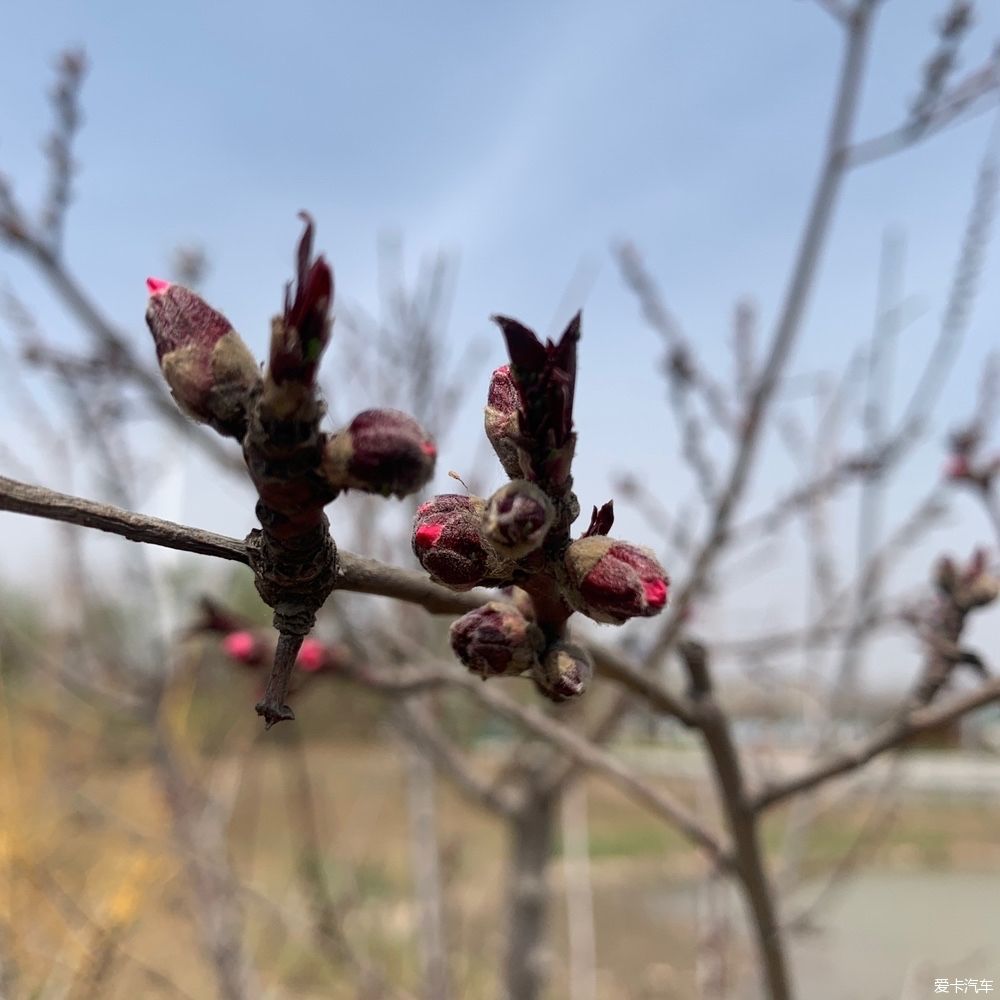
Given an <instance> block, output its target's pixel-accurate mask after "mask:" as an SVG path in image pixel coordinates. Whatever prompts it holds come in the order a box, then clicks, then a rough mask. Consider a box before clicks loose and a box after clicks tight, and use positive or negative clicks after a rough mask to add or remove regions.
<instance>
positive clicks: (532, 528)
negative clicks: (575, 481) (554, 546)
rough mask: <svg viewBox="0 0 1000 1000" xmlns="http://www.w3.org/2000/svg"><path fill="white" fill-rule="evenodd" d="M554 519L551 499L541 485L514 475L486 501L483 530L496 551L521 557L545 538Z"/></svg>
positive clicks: (515, 557)
mask: <svg viewBox="0 0 1000 1000" xmlns="http://www.w3.org/2000/svg"><path fill="white" fill-rule="evenodd" d="M554 520H555V508H554V507H553V506H552V501H551V500H549V498H548V497H547V496H546V495H545V493H544V492H543V491H542V490H541V489H540V488H539V487H537V486H536V485H535V484H534V483H529V482H528V481H527V480H526V479H512V480H511V481H510V482H509V483H506V484H505V485H503V486H501V487H500V489H498V490H497V491H496V493H494V494H493V496H491V497H490V498H489V500H488V501H487V502H486V512H485V514H484V515H483V531H484V533H485V535H486V537H487V539H489V542H490V544H491V545H492V546H493V548H494V549H496V550H497V552H500V553H502V554H503V555H505V556H507V557H508V558H509V559H520V558H521V556H525V555H527V554H528V553H529V552H534V551H535V549H537V548H538V547H539V546H540V545H541V544H542V542H544V541H545V535H546V534H547V533H548V530H549V528H551V527H552V522H553V521H554Z"/></svg>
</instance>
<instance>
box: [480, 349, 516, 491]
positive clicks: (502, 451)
mask: <svg viewBox="0 0 1000 1000" xmlns="http://www.w3.org/2000/svg"><path fill="white" fill-rule="evenodd" d="M520 405H521V397H520V394H519V393H518V391H517V386H516V385H515V384H514V378H513V376H512V375H511V373H510V365H502V366H501V367H500V368H498V369H497V370H496V371H495V372H494V373H493V377H492V378H491V379H490V392H489V396H488V398H487V402H486V411H485V424H486V436H487V437H488V438H489V440H490V444H491V445H493V450H494V451H495V452H496V453H497V458H499V459H500V464H501V465H502V466H503V467H504V471H505V472H506V473H507V475H508V476H511V477H512V478H514V479H517V478H519V477H520V476H521V475H522V474H523V473H522V471H521V458H520V453H519V451H518V447H517V443H516V442H517V435H518V411H519V408H520Z"/></svg>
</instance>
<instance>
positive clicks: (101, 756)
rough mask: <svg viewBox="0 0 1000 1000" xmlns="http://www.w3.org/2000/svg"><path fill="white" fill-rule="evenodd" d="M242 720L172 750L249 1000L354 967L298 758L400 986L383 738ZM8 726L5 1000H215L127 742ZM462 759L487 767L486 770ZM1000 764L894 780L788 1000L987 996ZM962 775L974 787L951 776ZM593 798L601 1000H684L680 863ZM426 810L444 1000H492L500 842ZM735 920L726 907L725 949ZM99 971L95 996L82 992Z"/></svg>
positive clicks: (46, 715) (691, 909)
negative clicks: (447, 959)
mask: <svg viewBox="0 0 1000 1000" xmlns="http://www.w3.org/2000/svg"><path fill="white" fill-rule="evenodd" d="M245 714H246V713H242V714H240V715H239V716H237V715H235V714H234V715H233V716H232V719H234V720H236V721H232V722H231V723H230V725H229V726H228V727H224V728H223V729H222V730H221V731H220V732H217V733H216V735H215V736H214V737H213V740H212V742H213V743H214V744H216V750H217V751H218V752H217V753H215V754H214V755H207V754H204V753H199V752H198V751H197V750H196V746H198V745H199V741H196V740H193V739H191V738H190V734H188V738H186V741H185V742H184V743H183V746H184V758H185V760H186V761H187V763H188V765H189V766H190V767H191V768H192V770H193V771H195V772H196V773H198V774H199V775H200V776H201V778H202V780H204V781H205V782H206V783H207V785H208V787H209V788H210V790H211V792H212V794H213V796H215V797H217V799H218V800H219V802H220V803H221V805H222V808H224V809H231V822H230V835H231V842H230V843H231V850H232V857H233V862H234V867H235V871H236V873H237V875H238V878H239V880H240V882H241V883H242V886H243V888H242V889H241V902H242V905H243V909H244V914H245V917H246V919H247V926H248V929H247V934H248V942H249V951H250V952H251V953H252V954H253V956H254V960H255V962H256V965H257V967H258V969H259V972H260V976H261V980H262V985H263V986H264V987H265V988H267V989H268V990H270V991H271V992H270V995H272V996H279V997H285V996H287V997H302V998H309V997H317V998H318V997H333V998H341V997H343V998H345V1000H346V998H349V997H355V996H356V983H355V980H353V979H352V977H351V973H350V971H349V970H348V969H347V968H345V966H344V964H343V963H342V962H340V961H338V960H336V959H335V958H333V956H332V954H331V949H330V948H329V947H326V946H318V945H317V938H316V935H315V927H314V919H313V910H312V908H311V907H310V904H309V898H308V894H307V891H306V888H307V881H306V880H304V879H303V878H302V876H301V873H302V871H303V868H302V862H303V859H304V858H305V857H306V853H307V850H306V847H305V846H304V841H303V838H302V832H303V831H302V829H301V823H300V818H299V814H298V812H297V806H296V804H295V801H294V794H293V793H292V789H294V788H295V787H296V776H297V775H298V774H300V773H301V768H302V766H303V763H304V764H305V767H306V769H307V773H308V776H309V778H310V781H311V787H312V793H313V797H314V801H315V804H316V808H317V813H318V827H319V830H320V831H321V854H322V858H321V862H322V866H323V870H324V872H325V874H326V876H327V877H328V880H329V884H330V886H331V889H332V892H333V895H334V897H335V899H336V900H337V902H338V905H339V906H341V907H342V909H343V912H344V914H345V918H344V927H345V931H346V933H347V936H348V938H349V940H350V942H351V944H352V946H353V947H354V948H355V949H356V951H357V952H358V953H360V954H363V955H366V956H367V957H368V958H370V959H371V960H372V961H373V962H374V963H376V964H378V965H380V966H382V967H383V968H384V969H385V970H386V972H387V974H388V976H389V978H390V980H391V981H393V982H394V983H399V984H405V985H407V986H409V987H411V988H415V986H416V983H417V974H418V969H417V959H416V952H415V948H414V932H415V927H416V920H417V911H416V909H415V907H414V906H413V902H412V889H411V879H410V874H409V858H410V854H409V844H408V836H409V827H408V820H407V815H406V811H405V810H406V795H405V788H404V768H403V764H402V761H401V759H400V755H399V754H398V753H397V752H396V750H395V749H394V748H393V745H392V744H391V742H390V743H389V744H388V745H386V744H385V743H384V742H383V743H382V745H381V746H376V745H375V744H371V745H369V744H366V743H359V742H358V741H357V740H353V741H351V742H336V741H329V740H327V741H320V740H317V739H311V740H308V741H307V742H306V743H304V744H300V743H299V742H297V741H296V740H295V739H291V738H289V735H288V733H287V731H286V733H285V735H284V736H282V735H281V734H282V730H281V728H279V729H277V730H275V731H274V732H272V733H271V734H269V735H268V736H267V737H263V736H262V735H261V734H260V732H259V731H258V730H257V727H256V726H255V725H254V722H255V720H253V719H251V718H246V717H245ZM3 731H4V736H3V742H4V746H3V750H2V757H0V760H2V762H3V767H2V769H0V810H2V828H0V829H2V839H0V872H2V879H0V906H2V912H3V914H4V916H5V920H4V925H5V929H4V942H3V944H4V947H5V948H6V949H7V950H8V951H9V953H10V954H11V955H13V956H14V957H15V959H16V963H17V966H18V968H19V970H20V977H21V983H22V984H23V986H24V988H25V989H24V992H21V993H18V994H16V995H18V996H21V995H23V996H38V997H47V996H55V995H59V996H66V995H69V996H89V995H99V996H101V997H107V998H109V1000H117V998H122V1000H125V998H129V1000H131V998H135V997H138V996H142V997H145V996H151V997H152V996H189V997H196V998H202V997H210V996H213V995H214V990H213V986H212V980H211V976H210V973H209V970H208V968H207V967H206V965H205V962H204V960H203V957H202V955H201V953H200V951H199V949H198V947H197V943H196V942H197V932H196V930H195V927H194V924H193V921H192V918H191V914H192V912H193V901H192V898H191V895H190V892H189V889H188V886H187V881H186V879H185V877H184V874H183V871H182V868H181V864H180V860H179V858H178V856H177V851H176V848H175V846H174V843H173V841H172V839H171V836H170V824H169V819H168V815H167V812H166V809H165V807H164V803H163V799H162V795H161V794H160V791H159V786H158V783H157V781H156V777H155V773H154V772H153V771H152V770H151V768H150V765H149V764H148V763H146V762H145V760H144V753H143V743H144V736H143V734H142V733H141V731H134V730H129V729H128V727H127V726H124V725H123V728H122V731H121V732H117V733H116V732H114V730H113V728H112V729H111V730H107V729H105V730H101V729H99V728H96V727H95V726H93V725H91V720H90V719H89V717H88V715H87V714H86V713H84V712H81V713H80V714H78V715H77V716H76V717H75V718H73V717H72V716H70V715H67V714H66V713H65V712H58V713H56V712H46V711H45V710H44V709H43V708H41V707H40V706H38V705H34V706H32V707H31V708H30V710H28V709H26V708H25V706H24V705H23V704H22V705H21V706H20V710H19V711H18V713H17V714H16V715H10V714H9V713H8V718H7V719H6V720H5V724H4V726H3ZM109 731H110V732H111V733H112V734H113V738H109V735H108V734H109ZM383 735H384V734H383ZM627 754H628V755H630V756H631V757H632V758H633V759H634V760H640V759H641V760H643V761H644V762H645V765H646V767H645V769H646V770H651V766H652V765H655V770H657V771H659V772H662V774H661V776H659V777H657V778H656V780H657V781H658V782H662V784H663V785H664V786H668V787H670V788H671V789H672V790H673V791H675V792H676V793H677V794H679V795H681V796H683V797H684V798H685V799H686V800H687V801H688V802H690V803H691V804H692V805H694V806H696V807H697V808H710V803H711V798H712V796H711V789H710V787H706V784H705V779H704V777H703V773H702V769H701V767H700V766H699V765H698V764H697V761H698V759H699V758H698V756H697V754H695V753H693V752H692V751H691V750H690V749H687V748H681V749H677V750H674V751H667V750H663V749H656V750H655V751H651V750H650V749H649V748H648V747H646V748H632V749H629V750H627ZM472 759H473V760H475V762H476V763H477V765H481V766H482V767H483V768H484V769H486V768H489V767H491V766H493V765H494V764H495V762H496V760H497V751H496V750H495V749H493V750H491V749H489V748H486V749H482V750H479V751H477V752H476V753H475V754H474V755H473V756H472ZM782 763H787V764H788V765H789V766H791V765H792V764H795V763H799V762H797V761H783V762H780V761H779V764H778V765H777V766H779V767H780V766H781V765H782ZM768 766H769V767H774V766H776V765H775V763H774V758H769V759H768ZM998 766H1000V765H998V758H994V757H989V756H982V757H976V756H969V755H965V756H959V755H953V754H951V753H950V752H942V753H938V754H933V753H922V754H920V755H916V756H914V758H913V762H912V764H907V765H906V766H905V767H904V768H903V769H902V770H901V771H900V772H899V774H898V775H897V776H896V778H897V781H898V782H900V783H903V784H906V783H908V782H910V781H911V780H912V781H913V783H914V791H912V792H911V793H910V794H907V795H904V796H900V797H898V800H897V805H896V811H895V820H894V822H893V823H892V824H891V825H889V826H888V827H886V828H884V829H881V830H880V831H879V832H878V835H877V836H873V837H872V838H870V839H871V842H870V843H869V844H868V845H867V847H866V849H865V851H864V852H863V853H862V856H861V857H860V861H859V865H858V871H857V872H856V873H854V876H853V877H852V878H849V879H846V880H843V881H842V882H839V883H837V885H836V887H835V891H833V892H832V893H831V895H830V896H829V899H828V900H827V904H826V905H825V906H824V907H823V908H822V909H821V910H820V911H819V912H818V913H817V914H816V916H815V919H814V920H813V921H811V929H810V930H809V931H808V932H804V933H800V934H796V935H795V936H794V938H793V952H794V961H795V966H796V970H797V978H798V980H799V983H800V990H801V996H803V997H806V998H809V1000H824V998H826V997H830V998H834V997H837V998H841V997H844V998H846V997H855V996H856V997H866V998H868V997H871V998H876V997H887V998H888V997H892V998H896V997H899V996H900V995H901V994H902V991H903V989H904V987H905V985H906V984H907V983H908V982H909V983H910V984H911V987H912V989H914V990H916V992H914V993H912V995H913V996H923V995H925V994H929V993H932V992H933V980H934V978H936V977H942V976H950V977H955V976H964V977H971V978H980V979H984V978H990V977H992V978H993V979H994V980H995V982H996V984H997V986H998V987H1000V945H998V943H997V942H998V931H997V927H998V926H1000V921H998V917H1000V876H998V875H997V872H1000V837H998V836H997V830H998V829H1000V802H998V801H997V798H996V796H995V795H992V796H990V795H986V794H983V792H984V791H985V789H986V787H987V786H986V785H983V786H982V787H980V785H979V784H978V782H979V780H980V779H983V780H986V781H987V784H988V781H989V780H990V779H989V778H988V777H987V778H985V779H984V775H985V776H989V775H992V780H993V782H994V784H993V788H995V787H997V785H996V779H997V774H998ZM963 774H966V775H968V774H971V775H973V776H975V778H976V781H974V782H972V784H971V785H970V784H969V782H967V781H966V780H965V779H959V778H956V777H955V776H956V775H963ZM935 776H937V779H935ZM873 777H874V778H877V777H878V775H874V776H867V777H866V779H865V781H866V782H869V783H870V782H871V781H872V780H873ZM883 781H884V776H883ZM874 787H878V786H877V783H876V785H875V786H874ZM588 791H589V813H590V855H591V861H592V875H593V887H594V899H595V921H596V927H597V941H598V964H599V968H600V972H599V977H600V979H599V983H600V985H599V996H600V997H601V1000H642V998H654V997H657V998H658V997H664V998H670V997H678V998H680V997H685V998H686V997H690V996H693V995H696V994H695V993H694V983H695V958H694V955H695V941H696V935H697V927H696V922H695V920H694V916H695V914H696V912H697V910H698V906H697V902H696V900H697V889H698V886H699V885H700V879H701V875H702V866H701V864H700V862H699V860H698V859H697V857H696V856H695V855H694V853H693V852H692V851H691V850H690V849H689V847H688V846H687V845H686V844H685V843H684V842H682V841H681V839H680V838H679V837H678V836H676V835H675V834H673V833H672V832H671V831H670V830H668V829H666V828H665V827H664V826H663V825H662V824H660V823H659V822H657V821H656V820H654V819H652V818H650V817H649V816H647V815H646V814H644V813H643V812H642V811H640V810H639V809H638V808H637V807H635V806H633V805H632V804H630V803H629V802H627V801H626V800H624V799H623V798H621V797H620V796H619V795H618V794H617V793H615V792H613V791H611V790H609V789H608V788H606V787H605V786H604V785H603V784H602V783H601V782H600V781H598V780H596V779H594V780H591V781H590V782H589V784H588ZM863 792H864V789H863V788H860V787H856V788H854V789H852V788H851V787H850V785H844V784H841V785H839V786H837V787H836V788H834V789H833V791H832V792H831V793H830V796H829V797H828V798H827V800H826V801H825V805H824V807H823V809H822V810H821V811H820V813H819V815H818V817H817V818H816V821H815V823H814V825H813V826H812V827H811V829H810V830H809V831H808V834H807V835H806V837H805V842H804V844H803V847H802V872H803V876H804V878H805V882H804V884H803V885H802V886H801V887H800V888H799V889H798V890H797V892H796V893H795V894H793V895H792V896H791V897H790V898H791V900H792V904H791V906H790V907H789V913H793V912H794V911H795V910H796V909H797V908H798V907H799V906H800V905H808V903H809V902H810V901H811V900H812V899H813V898H814V897H815V896H816V894H817V893H818V892H820V891H821V890H822V887H823V885H824V883H825V876H824V873H825V872H828V871H829V868H830V866H831V865H832V864H833V863H835V862H836V861H837V860H838V858H840V857H841V856H842V855H843V853H844V851H845V850H848V849H850V847H851V845H852V843H853V842H854V841H855V839H856V836H857V831H858V830H859V829H860V828H862V826H863V825H864V824H865V823H866V822H867V820H866V818H867V817H868V816H869V814H870V813H871V808H872V806H871V799H870V796H869V795H867V794H862V793H863ZM439 802H440V816H439V820H440V826H441V835H442V848H443V856H444V870H445V881H446V892H447V905H448V917H449V933H450V951H451V956H452V971H453V975H454V980H455V995H456V996H457V997H460V998H463V1000H478V998H486V997H491V996H492V995H493V992H494V988H495V987H494V985H493V984H494V982H495V978H494V977H495V974H496V968H497V964H498V960H499V956H500V952H501V946H502V935H503V926H502V923H501V922H500V919H501V915H502V912H503V910H502V907H503V898H502V887H503V870H502V860H503V848H504V845H503V842H502V840H501V832H500V830H499V829H498V827H497V826H496V825H495V824H494V823H492V822H491V821H490V820H489V819H488V818H486V817H484V816H483V815H482V814H480V813H477V812H476V811H474V810H473V809H471V808H470V807H469V806H467V805H466V804H465V803H464V802H463V801H461V800H460V799H458V798H457V797H456V796H455V794H454V792H453V791H452V790H451V789H450V788H447V787H442V789H441V794H440V796H439ZM765 832H766V838H767V841H768V847H769V850H770V852H771V855H772V858H775V859H776V858H777V857H778V856H779V855H780V854H781V853H782V852H783V851H784V850H785V849H786V848H785V845H786V844H787V840H786V831H785V816H784V815H783V814H782V813H780V812H776V813H775V815H774V816H773V817H772V820H771V822H770V823H769V825H768V827H767V830H766V831H765ZM562 884H563V880H562V866H561V864H560V865H557V866H556V872H555V886H556V890H557V893H556V904H555V910H554V912H553V915H552V919H553V926H554V930H555V935H554V941H553V944H554V954H553V973H554V980H553V982H554V985H553V989H552V992H551V996H552V997H553V998H555V997H563V996H565V995H566V985H565V974H566V969H565V954H566V933H565V901H564V897H563V894H562ZM743 923H744V921H743V916H742V913H741V912H740V911H739V909H738V907H737V905H736V904H734V905H733V910H732V925H733V931H732V934H733V935H734V936H735V937H736V938H737V939H738V938H739V935H740V933H741V928H742V927H743ZM735 951H736V953H737V955H740V954H742V960H741V961H739V962H738V963H737V964H736V966H735V967H733V968H732V969H731V970H730V975H731V978H732V986H733V995H734V996H735V997H740V996H743V995H747V994H748V993H749V990H750V986H751V984H752V982H753V976H752V973H751V972H750V967H749V965H748V963H747V961H746V950H745V947H744V946H742V945H741V944H740V942H739V941H738V940H737V943H736V948H735ZM98 963H104V965H103V966H102V967H101V968H100V970H98V971H99V972H100V976H99V980H98V981H99V982H100V983H101V986H100V990H99V992H97V993H93V992H88V988H87V984H88V982H91V981H93V980H94V977H95V976H96V975H97V972H96V971H95V964H98ZM991 963H992V964H991ZM29 986H30V987H31V988H28V987H29ZM925 987H926V988H925ZM921 989H922V990H923V992H920V990H921ZM908 995H909V994H908Z"/></svg>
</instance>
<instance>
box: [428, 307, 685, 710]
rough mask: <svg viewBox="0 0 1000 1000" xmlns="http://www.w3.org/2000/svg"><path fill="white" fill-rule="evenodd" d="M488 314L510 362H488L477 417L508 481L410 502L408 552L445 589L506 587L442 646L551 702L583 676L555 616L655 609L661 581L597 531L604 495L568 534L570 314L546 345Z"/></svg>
mask: <svg viewBox="0 0 1000 1000" xmlns="http://www.w3.org/2000/svg"><path fill="white" fill-rule="evenodd" d="M494 320H495V321H496V322H497V324H498V325H499V326H500V328H501V330H502V332H503V335H504V338H505V339H506V342H507V348H508V353H509V355H510V364H507V365H502V366H501V367H499V368H497V369H496V370H495V371H494V372H493V376H492V379H491V381H490V387H489V395H488V398H487V404H486V410H485V421H484V422H485V430H486V436H487V438H488V439H489V441H490V444H491V445H492V446H493V450H494V451H495V452H496V455H497V458H498V459H499V460H500V464H501V465H502V466H503V468H504V471H505V472H506V473H507V475H508V476H510V482H508V483H506V484H504V485H503V486H501V487H500V488H499V489H498V490H497V491H496V492H495V493H494V494H493V495H492V496H491V497H489V498H488V499H483V498H482V497H477V496H464V495H458V494H449V495H443V496H437V497H434V498H432V499H431V500H428V501H427V502H426V503H423V504H421V506H420V507H419V508H418V509H417V513H416V518H415V520H414V525H413V538H412V544H413V551H414V553H415V555H416V557H417V559H418V560H419V561H420V564H421V565H422V566H423V567H424V569H425V570H427V572H428V573H430V575H431V578H432V579H433V580H434V581H436V582H437V583H440V584H443V585H444V586H446V587H449V588H451V589H452V590H469V589H471V588H472V587H476V586H487V587H503V588H506V589H507V590H508V591H509V593H510V601H508V602H504V601H490V602H489V603H487V604H485V605H483V606H482V607H480V608H477V609H476V610H474V611H470V612H468V613H467V614H466V615H463V616H462V617H461V618H459V619H458V620H457V621H456V622H455V623H454V624H453V625H452V628H451V644H452V649H453V650H454V652H455V655H456V656H457V657H458V658H459V659H460V660H461V661H462V662H463V663H464V664H465V665H466V666H467V667H468V668H469V670H471V671H472V672H473V673H474V674H476V675H478V676H480V677H482V678H483V679H486V678H489V677H502V676H512V675H522V674H527V675H529V676H530V677H531V679H532V680H533V681H534V683H535V686H536V688H537V689H538V691H539V692H540V693H541V694H542V695H544V696H545V697H546V698H549V699H550V700H552V701H556V702H561V701H566V700H569V699H572V698H576V697H578V696H579V695H581V694H582V693H583V692H584V691H585V690H586V688H587V686H588V685H589V683H590V680H591V677H592V675H593V665H592V662H591V660H590V657H589V655H588V654H587V652H586V650H584V649H583V647H581V646H579V645H577V644H575V643H573V642H571V641H569V640H568V639H567V638H566V627H565V626H566V621H567V619H568V618H569V617H570V616H571V615H572V614H573V613H574V612H579V613H581V614H584V615H586V616H587V617H588V618H591V619H592V620H594V621H597V622H608V623H613V624H621V623H623V622H625V621H627V620H628V619H630V618H636V617H649V616H651V615H655V614H658V613H659V612H660V611H662V610H663V608H664V607H665V606H666V603H667V594H668V589H669V581H668V577H667V574H666V572H665V571H664V570H663V568H662V566H660V564H659V562H658V561H657V559H656V557H655V556H654V555H653V553H652V552H650V551H649V550H648V549H644V548H641V547H639V546H637V545H632V544H631V543H629V542H624V541H620V540H618V539H614V538H609V537H607V535H608V532H609V531H610V530H611V527H612V524H613V522H614V509H613V506H612V504H611V502H608V503H606V504H604V505H603V506H602V507H601V508H600V509H598V508H597V507H595V508H594V510H593V514H592V515H591V519H590V524H589V526H588V527H587V529H586V531H585V532H584V533H583V535H582V536H581V537H579V538H578V539H576V540H575V541H574V540H572V539H571V538H570V534H569V529H570V526H571V524H572V523H573V521H574V520H575V519H576V517H577V516H578V514H579V512H580V508H579V503H578V502H577V499H576V497H575V495H574V494H573V491H572V483H573V480H572V476H571V475H570V472H571V464H572V459H573V452H574V450H575V447H576V434H575V432H574V430H573V396H574V388H575V381H576V345H577V342H578V341H579V338H580V316H579V315H577V316H576V317H574V319H573V320H572V322H571V323H570V324H569V326H568V327H567V328H566V330H565V332H564V333H563V335H562V337H561V338H560V340H559V341H558V343H553V342H552V341H547V342H546V343H544V344H543V343H542V342H541V341H540V340H539V339H538V338H537V337H536V336H535V334H534V333H533V332H532V331H531V330H529V329H528V328H527V327H525V326H523V325H522V324H521V323H519V322H517V321H516V320H513V319H508V318H506V317H502V316H497V317H494Z"/></svg>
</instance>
